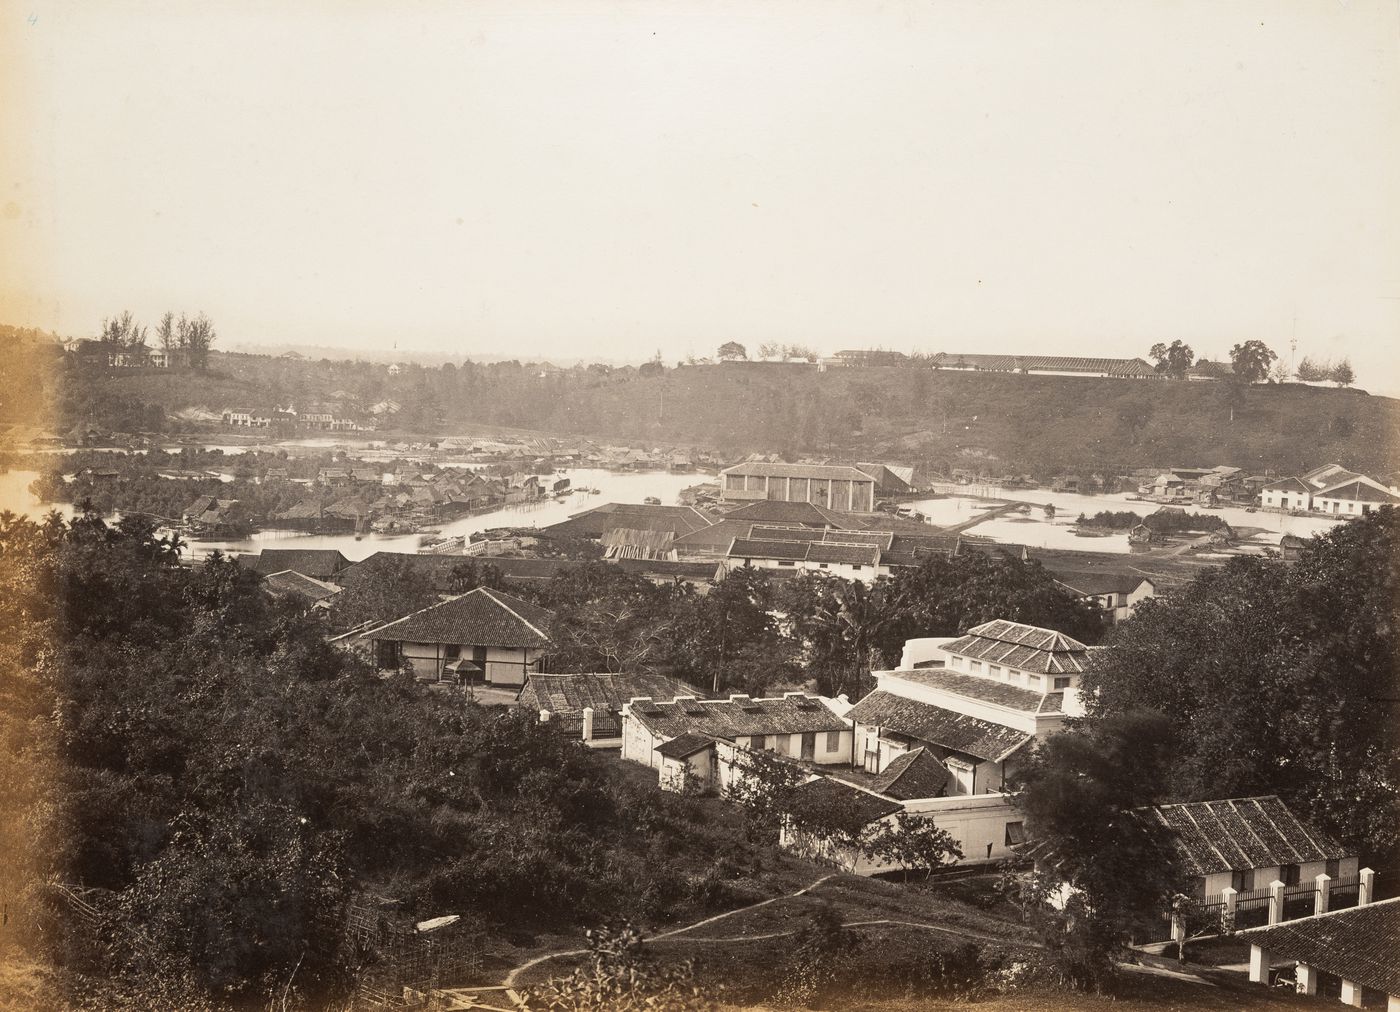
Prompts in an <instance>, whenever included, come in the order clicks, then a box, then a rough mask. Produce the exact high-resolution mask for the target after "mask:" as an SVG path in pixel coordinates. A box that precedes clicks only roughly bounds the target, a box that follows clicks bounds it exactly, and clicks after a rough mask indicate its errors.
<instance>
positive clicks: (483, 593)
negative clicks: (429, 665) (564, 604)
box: [370, 587, 554, 647]
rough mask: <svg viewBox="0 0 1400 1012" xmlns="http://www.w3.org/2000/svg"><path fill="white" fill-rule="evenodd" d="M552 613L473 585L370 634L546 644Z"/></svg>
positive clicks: (389, 637) (413, 639) (407, 639)
mask: <svg viewBox="0 0 1400 1012" xmlns="http://www.w3.org/2000/svg"><path fill="white" fill-rule="evenodd" d="M553 624H554V613H553V612H551V611H546V610H545V609H544V608H541V607H539V606H538V605H534V604H530V603H529V602H528V601H522V600H520V598H518V597H512V596H511V595H510V594H504V593H502V592H501V591H499V590H488V589H487V588H485V587H477V588H476V589H475V590H473V591H470V592H468V593H466V594H463V595H462V596H461V597H454V598H453V599H452V600H450V601H444V602H442V603H441V604H435V605H432V606H431V607H428V608H424V609H422V610H421V611H415V612H414V613H413V614H411V615H406V616H404V617H403V618H401V619H399V620H397V621H395V622H390V623H389V624H388V625H383V626H380V627H379V628H378V629H375V630H373V631H372V632H371V633H370V636H372V637H373V638H374V639H379V640H398V641H400V642H405V643H459V644H464V645H471V646H488V647H544V646H548V645H549V642H550V639H549V631H550V628H551V627H552V626H553Z"/></svg>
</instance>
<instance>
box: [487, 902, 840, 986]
mask: <svg viewBox="0 0 1400 1012" xmlns="http://www.w3.org/2000/svg"><path fill="white" fill-rule="evenodd" d="M835 877H836V876H835V875H823V876H822V877H821V878H819V879H817V880H816V881H815V882H813V883H812V884H811V885H806V886H803V887H802V888H801V889H799V890H797V891H796V892H792V893H785V894H783V895H781V896H773V897H771V898H769V899H766V900H759V901H758V902H757V903H751V904H749V905H748V906H746V907H738V908H736V909H734V910H726V911H725V912H724V913H722V914H715V915H714V916H713V917H706V918H705V919H704V920H701V921H696V922H695V923H694V924H687V925H686V926H685V927H683V928H673V929H671V930H670V931H663V932H661V933H660V934H656V935H651V936H650V937H648V938H647V943H648V944H654V943H656V942H659V941H663V940H665V939H667V938H674V937H675V936H676V935H680V934H684V933H685V932H687V931H694V930H695V929H696V928H703V927H704V926H705V925H707V924H714V923H715V922H716V921H722V920H724V919H725V918H726V917H733V916H734V915H735V914H743V913H748V912H749V911H750V910H758V909H759V908H760V907H766V906H768V905H769V904H770V903H777V902H778V901H779V900H789V899H793V898H795V897H797V896H803V895H806V894H807V893H809V892H811V891H812V890H813V889H815V888H817V886H819V885H821V884H822V883H823V882H828V881H830V880H831V879H833V878H835ZM787 933H790V932H787ZM749 937H757V936H749ZM770 937H778V936H776V935H774V936H770ZM711 940H712V939H696V941H711ZM587 952H588V950H587V949H565V950H561V951H558V952H546V953H543V954H542V955H539V956H536V957H535V958H534V959H531V960H529V961H527V962H524V963H521V964H520V965H519V966H517V967H516V968H515V969H514V970H511V971H510V973H509V974H507V975H506V979H505V984H504V986H505V987H508V988H513V987H515V986H517V984H518V983H519V982H520V976H521V974H523V973H525V972H526V971H527V970H531V969H533V968H535V967H536V966H539V965H540V964H541V963H547V962H548V961H550V960H551V959H560V958H562V957H564V956H582V955H584V954H586V953H587ZM464 990H470V988H467V989H464Z"/></svg>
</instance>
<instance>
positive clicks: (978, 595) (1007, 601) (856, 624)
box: [385, 553, 1104, 699]
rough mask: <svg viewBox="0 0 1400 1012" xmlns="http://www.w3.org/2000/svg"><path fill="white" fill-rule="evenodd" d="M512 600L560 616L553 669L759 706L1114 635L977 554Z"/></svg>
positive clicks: (622, 579) (599, 573)
mask: <svg viewBox="0 0 1400 1012" xmlns="http://www.w3.org/2000/svg"><path fill="white" fill-rule="evenodd" d="M507 582H509V581H507ZM403 586H404V588H405V590H406V591H407V590H411V589H412V584H410V583H407V582H406V583H404V584H403ZM509 589H511V590H512V592H514V593H518V594H521V595H523V596H526V597H531V598H533V599H534V600H535V601H537V602H538V603H539V604H541V605H543V606H545V607H547V608H550V609H552V610H554V611H555V612H556V614H557V615H558V618H559V621H558V625H557V627H556V635H555V642H556V646H555V647H554V648H553V649H552V650H551V652H550V667H551V669H552V670H555V671H622V670H638V669H646V670H653V671H658V672H662V673H666V674H670V675H673V676H675V677H677V678H681V679H682V680H685V681H688V682H690V683H691V684H692V685H695V686H697V687H698V688H702V689H704V690H706V691H709V692H722V691H724V690H734V691H745V692H749V693H751V694H758V693H763V692H766V691H771V690H773V689H775V688H777V687H780V686H790V685H793V684H800V683H801V682H802V681H804V680H806V681H810V682H811V683H812V685H813V686H814V687H815V688H817V689H818V690H819V691H821V692H823V693H825V694H828V695H836V694H838V693H843V692H844V693H847V694H849V695H850V697H851V698H852V699H856V698H858V697H859V696H860V695H863V694H864V692H865V691H866V690H868V688H869V687H870V671H871V670H872V669H875V668H881V667H885V668H888V667H894V666H896V665H898V663H899V658H900V653H901V651H902V649H903V646H904V641H905V640H907V639H911V638H915V637H920V636H956V635H960V634H961V633H963V632H965V631H966V630H967V629H968V628H969V627H970V626H973V625H977V624H978V623H981V622H988V621H991V620H992V619H995V618H1004V619H1010V620H1012V621H1016V622H1026V623H1029V624H1032V625H1042V626H1048V627H1050V628H1053V629H1057V630H1060V631H1061V632H1064V633H1066V634H1068V635H1070V636H1074V637H1076V638H1078V639H1081V640H1083V641H1084V642H1086V643H1097V642H1098V640H1099V638H1100V636H1101V635H1102V633H1103V629H1104V619H1103V613H1102V611H1101V610H1100V609H1099V607H1098V606H1097V605H1096V604H1094V603H1093V602H1091V601H1086V600H1080V599H1076V598H1075V597H1073V596H1071V595H1070V594H1069V593H1067V592H1066V591H1065V590H1064V589H1063V588H1062V587H1060V586H1059V585H1058V584H1057V583H1055V581H1054V579H1053V577H1052V576H1051V575H1050V574H1049V572H1048V571H1046V570H1045V569H1043V568H1042V567H1041V566H1040V565H1039V564H1038V563H1036V562H1022V561H1019V560H1015V559H1006V558H989V557H987V556H984V555H981V554H977V553H967V554H964V555H956V556H951V557H945V556H942V555H936V556H931V557H930V558H929V559H927V560H926V561H925V562H924V563H923V565H922V566H920V567H918V568H912V569H907V570H901V571H899V572H898V573H896V574H895V575H893V576H888V577H881V578H879V579H878V580H876V581H875V583H874V584H865V583H861V582H859V581H851V580H845V579H841V578H840V577H831V576H825V575H818V574H806V573H804V574H800V575H797V576H795V577H791V578H788V579H771V578H770V577H769V576H768V575H767V574H766V573H765V572H764V571H763V570H761V569H754V568H750V567H739V568H736V569H733V570H731V571H730V572H729V574H728V575H727V576H725V577H724V578H723V579H721V580H718V581H716V582H715V583H714V585H713V586H711V587H708V588H706V590H705V592H703V593H702V592H700V591H698V590H697V589H696V588H695V587H693V586H691V585H689V584H685V583H673V584H664V585H661V586H658V585H656V584H653V583H652V582H651V581H649V580H647V579H645V578H644V577H640V576H636V575H633V574H631V573H627V572H625V571H623V570H620V569H618V567H616V566H611V565H608V564H606V563H601V562H594V563H589V564H583V565H579V566H574V567H570V568H568V569H566V570H564V571H563V572H562V573H560V574H559V575H558V576H556V577H555V578H554V579H553V580H551V581H549V582H548V583H546V584H544V585H543V586H533V585H530V584H520V585H515V586H511V587H510V588H509ZM385 594H386V595H387V596H388V597H389V598H390V599H392V598H393V596H394V591H392V590H386V591H385Z"/></svg>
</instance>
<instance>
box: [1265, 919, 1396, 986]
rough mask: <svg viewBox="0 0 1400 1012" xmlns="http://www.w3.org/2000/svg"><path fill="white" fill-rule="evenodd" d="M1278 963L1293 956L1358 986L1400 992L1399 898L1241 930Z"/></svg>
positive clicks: (1294, 958) (1293, 958)
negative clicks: (1266, 950)
mask: <svg viewBox="0 0 1400 1012" xmlns="http://www.w3.org/2000/svg"><path fill="white" fill-rule="evenodd" d="M1239 938H1240V939H1241V940H1242V941H1246V942H1249V943H1250V944H1251V945H1258V946H1262V947H1264V948H1266V949H1268V951H1269V955H1270V959H1271V960H1273V961H1276V962H1280V961H1283V960H1289V959H1292V960H1296V961H1298V962H1300V963H1307V964H1308V965H1309V966H1311V967H1315V968H1316V969H1318V970H1322V971H1323V972H1325V973H1331V974H1335V975H1336V976H1338V977H1343V978H1345V979H1347V980H1350V981H1352V982H1354V983H1356V984H1360V985H1361V986H1362V987H1367V988H1374V989H1375V990H1377V991H1383V992H1385V993H1386V994H1388V995H1400V899H1390V900H1381V901H1380V902H1378V903H1368V904H1366V906H1364V907H1352V908H1351V909H1349V910H1337V911H1334V912H1333V913H1327V914H1321V915H1319V916H1316V917H1304V918H1301V919H1299V920H1296V921H1284V922H1283V923H1282V924H1274V925H1270V926H1268V927H1262V928H1247V929H1245V930H1243V931H1241V932H1239Z"/></svg>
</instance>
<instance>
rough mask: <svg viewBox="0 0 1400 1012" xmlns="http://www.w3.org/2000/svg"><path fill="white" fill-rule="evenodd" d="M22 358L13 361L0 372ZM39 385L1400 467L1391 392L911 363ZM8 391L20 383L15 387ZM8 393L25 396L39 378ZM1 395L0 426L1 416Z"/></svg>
mask: <svg viewBox="0 0 1400 1012" xmlns="http://www.w3.org/2000/svg"><path fill="white" fill-rule="evenodd" d="M21 368H22V367H20V366H17V365H16V364H15V363H14V361H13V359H12V361H11V364H10V367H9V370H8V371H9V372H11V373H15V372H16V371H17V370H18V369H21ZM34 372H35V375H34V376H33V378H32V379H28V380H26V379H25V378H24V377H16V379H15V382H18V383H21V384H37V385H38V387H40V388H42V390H43V392H44V397H43V398H42V400H43V401H44V403H45V404H46V405H47V406H48V407H47V410H48V413H49V416H50V420H51V422H52V424H53V426H54V427H55V428H60V429H62V430H63V431H66V430H67V429H68V428H70V427H71V426H73V425H76V424H79V423H84V422H93V423H96V424H98V425H102V426H104V427H107V428H110V429H116V430H124V431H137V430H140V429H148V428H150V427H151V426H152V423H153V422H160V421H161V419H164V421H163V423H162V424H164V425H165V426H166V427H167V428H174V427H177V426H178V425H179V424H181V423H179V422H178V421H177V420H176V419H174V414H175V412H176V411H179V410H181V409H188V408H191V407H204V408H208V409H210V410H213V411H218V410H220V409H223V408H235V409H244V410H249V409H251V410H257V409H265V408H271V407H273V406H275V405H280V404H285V403H296V404H300V405H306V404H310V403H314V402H322V401H327V400H330V399H335V401H336V403H337V404H338V405H340V406H341V407H343V408H345V409H346V410H349V411H355V410H365V409H367V408H368V407H369V406H370V405H372V404H374V403H376V402H378V401H381V400H383V399H385V398H390V399H392V400H394V401H397V402H398V403H400V404H401V405H403V410H402V411H401V412H400V413H399V414H397V415H395V416H393V422H392V425H393V426H394V428H395V429H396V430H398V431H403V432H414V433H427V434H452V433H456V432H462V431H464V430H466V429H469V428H470V427H471V426H483V425H485V426H509V427H513V428H521V429H533V430H539V431H542V432H548V433H551V434H561V435H579V436H587V437H590V438H594V439H604V440H612V441H616V442H630V443H652V444H661V443H672V444H700V445H705V446H711V447H715V448H717V449H720V450H723V451H727V452H732V453H734V454H735V455H738V454H741V453H747V452H750V451H754V450H762V451H764V452H778V453H782V454H785V455H789V456H791V457H797V456H808V457H810V456H839V457H857V458H860V459H871V458H874V459H889V460H899V461H904V462H906V463H922V464H926V465H928V466H929V467H931V468H933V469H935V470H940V471H947V470H948V469H949V468H952V467H961V468H967V469H971V470H974V471H985V472H986V473H988V474H990V475H993V476H996V475H1001V474H1005V473H1018V474H1030V475H1033V476H1036V477H1038V478H1047V477H1050V476H1053V475H1055V474H1059V473H1063V472H1066V471H1071V472H1084V473H1086V474H1087V473H1095V472H1099V473H1123V472H1124V471H1125V470H1128V469H1131V468H1133V467H1140V466H1156V465H1171V464H1175V465H1183V466H1191V465H1213V464H1232V465H1235V466H1238V467H1241V468H1244V469H1246V470H1247V471H1251V472H1262V471H1265V470H1273V471H1276V472H1281V473H1291V472H1296V471H1301V470H1304V469H1306V468H1307V467H1310V466H1315V465H1317V464H1320V463H1326V462H1331V461H1336V462H1338V463H1341V464H1343V465H1345V466H1346V467H1349V468H1351V469H1353V470H1357V471H1363V472H1368V473H1385V472H1390V471H1394V470H1396V469H1397V468H1400V446H1397V435H1400V401H1397V400H1395V399H1392V398H1388V397H1373V396H1370V395H1368V394H1367V393H1365V392H1364V391H1360V390H1352V389H1327V388H1321V387H1316V386H1307V385H1302V384H1267V385H1260V386H1254V387H1248V388H1245V389H1243V390H1240V389H1238V388H1235V387H1233V385H1231V384H1228V383H1225V382H1219V381H1216V382H1211V381H1203V382H1188V381H1171V380H1155V379H1151V380H1148V379H1143V380H1129V379H1100V378H1089V377H1061V376H1025V375H1017V374H1004V373H977V372H951V371H937V370H932V369H929V368H919V367H915V366H905V367H897V368H891V367H869V368H833V369H829V370H826V371H819V370H818V369H816V368H815V367H811V366H805V365H796V364H783V363H768V364H761V363H729V364H718V365H694V366H681V367H677V368H670V369H665V368H662V367H661V366H660V365H658V364H648V365H645V366H642V367H640V368H635V367H630V366H628V367H622V368H615V367H612V366H608V365H601V364H599V365H591V366H586V367H585V366H574V367H572V368H567V369H565V368H560V367H557V366H553V365H542V364H528V365H526V364H521V363H517V362H496V363H455V364H454V363H448V364H446V365H444V366H441V367H426V366H423V365H421V364H417V363H412V362H408V363H403V364H401V366H400V367H399V369H398V370H397V372H396V374H393V375H391V372H390V370H389V368H388V367H387V366H386V365H385V364H383V363H374V362H364V361H359V362H350V361H343V360H342V361H323V360H316V359H307V358H284V357H274V356H269V355H247V354H238V353H217V352H216V353H215V354H214V355H213V356H212V357H211V363H210V369H209V371H208V372H206V373H192V372H187V371H182V372H165V371H163V370H155V369H150V370H139V371H136V370H133V371H120V370H80V369H76V368H73V367H72V366H71V363H65V362H64V361H63V360H61V359H54V360H50V359H49V358H48V357H44V358H43V361H42V364H41V365H37V366H35V370H34ZM9 389H11V390H14V389H15V387H14V386H11V387H10V388H9ZM28 390H29V393H28V394H26V396H25V397H20V398H16V401H24V402H32V401H33V400H35V396H37V395H35V394H34V392H33V387H32V386H30V387H28ZM4 413H5V412H4V411H3V404H0V420H3V415H4Z"/></svg>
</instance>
